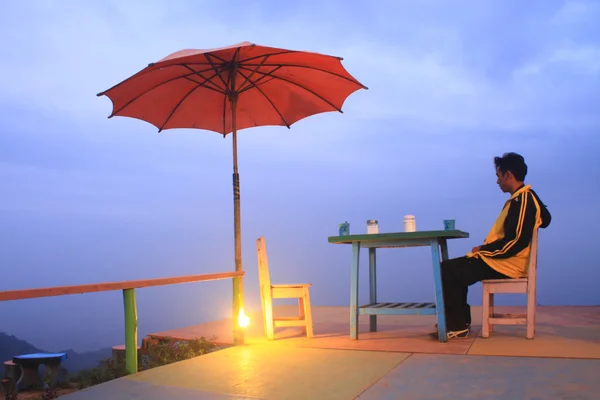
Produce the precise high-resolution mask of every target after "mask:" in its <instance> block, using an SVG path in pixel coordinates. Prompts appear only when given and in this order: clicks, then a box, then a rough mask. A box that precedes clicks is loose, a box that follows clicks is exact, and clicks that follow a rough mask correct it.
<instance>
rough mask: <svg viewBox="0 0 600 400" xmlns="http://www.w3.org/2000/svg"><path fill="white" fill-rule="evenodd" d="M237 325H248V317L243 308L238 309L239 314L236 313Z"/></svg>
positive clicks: (242, 326)
mask: <svg viewBox="0 0 600 400" xmlns="http://www.w3.org/2000/svg"><path fill="white" fill-rule="evenodd" d="M238 325H239V327H240V328H247V327H248V325H250V318H249V317H248V316H247V315H246V314H244V309H243V308H242V309H240V314H239V315H238Z"/></svg>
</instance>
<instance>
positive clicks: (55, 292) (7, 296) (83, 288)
mask: <svg viewBox="0 0 600 400" xmlns="http://www.w3.org/2000/svg"><path fill="white" fill-rule="evenodd" d="M244 274H245V273H244V271H238V272H220V273H214V274H202V275H188V276H176V277H170V278H157V279H143V280H137V281H123V282H106V283H93V284H88V285H73V286H57V287H48V288H38V289H22V290H8V291H3V292H1V291H0V301H11V300H24V299H38V298H42V297H53V296H65V295H71V294H83V293H96V292H107V291H112V290H122V291H123V305H124V308H125V366H126V370H127V373H130V374H132V373H135V372H137V370H138V361H137V360H138V357H137V348H138V331H137V327H138V319H137V306H136V300H135V289H140V288H147V287H153V286H165V285H175V284H179V283H191V282H206V281H215V280H221V279H234V280H239V281H238V282H239V283H240V286H241V281H242V277H243V276H244ZM239 300H240V299H236V298H235V296H234V299H233V302H234V307H233V308H234V310H235V308H236V307H235V305H236V301H239ZM233 317H234V324H233V326H234V336H235V335H237V336H238V337H240V335H241V338H242V343H243V331H242V330H241V329H240V327H238V324H236V323H235V321H236V320H235V317H236V316H235V315H233ZM238 344H241V343H239V342H238Z"/></svg>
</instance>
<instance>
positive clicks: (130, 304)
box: [123, 289, 138, 374]
mask: <svg viewBox="0 0 600 400" xmlns="http://www.w3.org/2000/svg"><path fill="white" fill-rule="evenodd" d="M123 304H124V306H125V370H126V371H127V373H128V374H135V373H136V372H138V354H137V351H138V335H137V328H138V319H137V307H136V304H135V289H123Z"/></svg>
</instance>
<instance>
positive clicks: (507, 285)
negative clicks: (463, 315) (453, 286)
mask: <svg viewBox="0 0 600 400" xmlns="http://www.w3.org/2000/svg"><path fill="white" fill-rule="evenodd" d="M537 251H538V230H537V229H536V230H535V231H534V233H533V237H532V238H531V253H530V254H529V264H528V267H527V268H528V270H527V278H519V279H487V280H484V281H482V287H483V307H482V308H483V321H482V327H481V328H482V329H481V336H482V337H484V338H487V337H489V336H490V332H492V325H494V324H498V325H525V324H526V325H527V339H533V336H534V334H535V307H536V287H535V286H536V279H537V276H536V275H537V274H536V272H537ZM497 293H525V294H527V314H516V315H515V314H495V313H494V295H495V294H497Z"/></svg>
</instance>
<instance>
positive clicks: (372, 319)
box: [369, 248, 377, 332]
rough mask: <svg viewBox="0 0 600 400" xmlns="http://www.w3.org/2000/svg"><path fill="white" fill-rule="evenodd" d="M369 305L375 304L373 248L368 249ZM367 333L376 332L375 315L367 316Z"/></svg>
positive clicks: (375, 278) (375, 272) (375, 280)
mask: <svg viewBox="0 0 600 400" xmlns="http://www.w3.org/2000/svg"><path fill="white" fill-rule="evenodd" d="M369 303H370V304H371V305H375V304H377V261H376V257H375V248H369ZM369 331H371V332H377V315H369Z"/></svg>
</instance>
